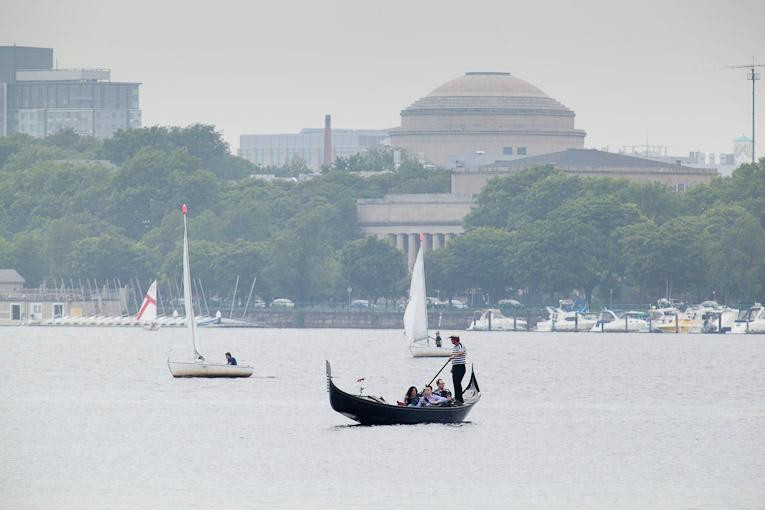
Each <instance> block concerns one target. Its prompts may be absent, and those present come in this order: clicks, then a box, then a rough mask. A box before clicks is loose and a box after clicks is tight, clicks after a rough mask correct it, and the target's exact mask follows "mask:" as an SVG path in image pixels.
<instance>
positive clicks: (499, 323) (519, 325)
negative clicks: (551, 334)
mask: <svg viewBox="0 0 765 510" xmlns="http://www.w3.org/2000/svg"><path fill="white" fill-rule="evenodd" d="M467 330H468V331H525V330H526V319H516V321H515V323H513V319H511V318H508V317H503V318H496V319H493V320H492V321H491V329H489V321H488V320H484V319H481V320H477V321H475V322H471V323H470V326H468V328H467Z"/></svg>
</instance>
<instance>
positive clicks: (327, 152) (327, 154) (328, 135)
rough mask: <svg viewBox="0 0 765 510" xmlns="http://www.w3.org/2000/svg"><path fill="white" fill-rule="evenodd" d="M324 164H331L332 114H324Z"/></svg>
mask: <svg viewBox="0 0 765 510" xmlns="http://www.w3.org/2000/svg"><path fill="white" fill-rule="evenodd" d="M324 164H325V165H327V166H329V165H331V164H332V116H331V115H325V116H324Z"/></svg>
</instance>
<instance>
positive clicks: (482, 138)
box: [390, 72, 585, 168]
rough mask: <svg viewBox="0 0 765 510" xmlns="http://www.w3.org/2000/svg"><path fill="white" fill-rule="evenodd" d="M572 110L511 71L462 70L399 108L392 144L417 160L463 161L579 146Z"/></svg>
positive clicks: (447, 163)
mask: <svg viewBox="0 0 765 510" xmlns="http://www.w3.org/2000/svg"><path fill="white" fill-rule="evenodd" d="M574 117H575V115H574V112H573V111H571V110H570V109H568V108H567V107H566V106H564V105H562V104H561V103H559V102H558V101H556V100H555V99H553V98H551V97H549V96H548V95H547V94H545V93H544V92H542V91H541V90H540V89H539V88H537V87H535V86H534V85H532V84H530V83H528V82H526V81H524V80H521V79H520V78H517V77H515V76H512V75H511V74H510V73H498V72H474V73H465V75H464V76H460V77H458V78H455V79H453V80H451V81H449V82H447V83H445V84H443V85H441V86H440V87H438V88H436V89H435V90H433V91H432V92H431V93H430V94H428V95H427V96H425V97H423V98H421V99H419V100H417V101H415V102H414V103H413V104H412V105H410V106H409V107H407V108H405V109H404V110H402V111H401V127H398V128H394V129H392V130H391V132H390V141H391V145H392V146H393V147H401V148H403V149H406V150H407V151H408V152H409V153H410V154H412V155H413V156H415V157H417V158H418V159H419V160H420V161H422V162H427V163H432V164H435V165H438V166H444V167H450V168H451V167H458V166H464V163H465V161H466V160H471V159H474V158H475V157H476V155H478V156H479V157H480V158H481V159H482V160H484V161H486V160H488V161H495V160H499V159H512V158H515V157H525V156H533V155H538V154H546V153H550V152H557V151H561V150H565V149H579V148H582V147H584V137H585V132H584V131H583V130H581V129H576V128H575V127H574Z"/></svg>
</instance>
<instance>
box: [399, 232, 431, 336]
mask: <svg viewBox="0 0 765 510" xmlns="http://www.w3.org/2000/svg"><path fill="white" fill-rule="evenodd" d="M426 296H427V295H426V293H425V262H424V260H423V254H422V245H420V251H418V252H417V259H416V260H415V261H414V267H412V283H411V284H410V285H409V303H408V304H407V305H406V311H405V312H404V333H405V334H406V337H407V338H408V339H409V341H410V342H417V341H421V340H427V339H428V306H427V297H426Z"/></svg>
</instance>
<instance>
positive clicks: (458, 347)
mask: <svg viewBox="0 0 765 510" xmlns="http://www.w3.org/2000/svg"><path fill="white" fill-rule="evenodd" d="M449 339H450V340H451V341H452V346H453V347H452V355H451V356H450V357H451V360H452V383H454V400H455V401H456V402H457V403H458V404H462V403H463V401H462V378H463V377H465V357H466V355H467V351H466V350H465V346H464V345H462V343H461V342H460V337H458V336H450V337H449Z"/></svg>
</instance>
